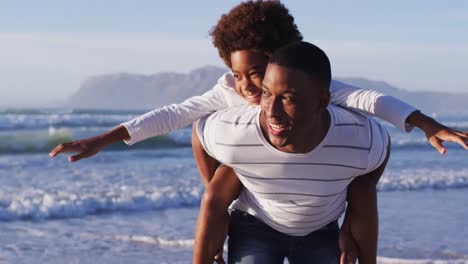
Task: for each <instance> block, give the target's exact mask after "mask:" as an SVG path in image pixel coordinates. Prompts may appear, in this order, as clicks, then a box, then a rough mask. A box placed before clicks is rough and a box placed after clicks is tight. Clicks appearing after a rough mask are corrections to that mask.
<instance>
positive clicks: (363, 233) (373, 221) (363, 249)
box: [345, 144, 390, 264]
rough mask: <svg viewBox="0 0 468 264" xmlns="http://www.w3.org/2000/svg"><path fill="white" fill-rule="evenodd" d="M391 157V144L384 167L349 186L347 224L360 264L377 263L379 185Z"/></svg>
mask: <svg viewBox="0 0 468 264" xmlns="http://www.w3.org/2000/svg"><path fill="white" fill-rule="evenodd" d="M389 157H390V144H389V145H388V149H387V156H386V159H385V161H384V162H383V163H382V165H381V166H380V167H379V168H377V169H376V170H374V171H372V172H370V173H368V174H366V175H362V176H359V177H357V178H356V179H354V180H353V182H351V184H350V185H349V186H348V208H347V210H346V214H347V215H346V216H345V221H346V223H345V224H349V226H348V227H349V229H350V232H351V235H352V238H353V240H354V241H355V242H356V244H357V247H358V251H359V252H358V259H359V263H360V264H368V263H371V264H372V263H376V261H377V239H378V212H377V183H378V181H379V179H380V177H381V176H382V173H383V172H384V170H385V166H386V165H387V161H388V159H389ZM348 220H349V222H348Z"/></svg>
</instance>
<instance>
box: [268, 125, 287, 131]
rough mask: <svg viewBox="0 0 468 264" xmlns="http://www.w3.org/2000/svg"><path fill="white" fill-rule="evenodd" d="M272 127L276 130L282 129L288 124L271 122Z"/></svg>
mask: <svg viewBox="0 0 468 264" xmlns="http://www.w3.org/2000/svg"><path fill="white" fill-rule="evenodd" d="M270 127H271V128H273V129H274V130H281V129H283V128H285V127H286V126H284V125H275V124H270Z"/></svg>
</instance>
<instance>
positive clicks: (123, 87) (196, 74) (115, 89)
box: [67, 66, 468, 115]
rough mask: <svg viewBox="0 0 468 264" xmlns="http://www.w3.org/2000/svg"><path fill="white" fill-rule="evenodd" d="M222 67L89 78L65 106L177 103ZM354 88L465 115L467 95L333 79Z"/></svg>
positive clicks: (213, 77) (200, 90)
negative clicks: (183, 72)
mask: <svg viewBox="0 0 468 264" xmlns="http://www.w3.org/2000/svg"><path fill="white" fill-rule="evenodd" d="M226 71H227V69H225V68H221V67H214V66H206V67H202V68H198V69H195V70H193V71H191V72H190V73H188V74H181V73H173V72H166V73H157V74H153V75H139V74H129V73H118V74H109V75H101V76H94V77H90V78H88V79H87V80H85V81H84V82H83V84H82V85H81V87H80V89H79V90H78V91H77V92H76V93H75V94H74V95H73V96H71V97H70V99H69V101H68V103H67V106H68V107H72V108H82V109H90V108H92V109H122V110H130V109H139V110H144V109H153V108H156V107H161V106H164V105H167V104H172V103H178V102H181V101H183V100H184V99H186V98H188V97H191V96H193V95H200V94H202V93H203V92H205V91H207V90H209V89H211V88H212V87H213V85H214V84H215V83H216V81H217V79H218V78H219V77H220V76H221V75H222V74H223V73H225V72H226ZM337 79H339V80H340V81H343V82H345V83H348V84H352V85H355V86H358V87H362V88H366V89H371V90H377V91H380V92H383V93H385V94H389V95H392V96H395V97H397V98H400V99H402V100H404V101H406V102H408V103H410V104H412V105H414V106H416V107H418V108H420V109H421V110H423V112H425V113H427V114H432V113H437V114H439V115H453V114H468V107H467V106H468V103H467V102H468V93H443V92H410V91H408V90H404V89H400V88H397V87H394V86H392V85H390V84H388V83H386V82H383V81H372V80H368V79H364V78H337Z"/></svg>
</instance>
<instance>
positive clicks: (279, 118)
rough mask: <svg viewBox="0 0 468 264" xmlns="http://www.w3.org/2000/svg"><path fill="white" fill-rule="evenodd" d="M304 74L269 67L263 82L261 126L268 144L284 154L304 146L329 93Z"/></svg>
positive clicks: (278, 67) (311, 133) (270, 65)
mask: <svg viewBox="0 0 468 264" xmlns="http://www.w3.org/2000/svg"><path fill="white" fill-rule="evenodd" d="M319 85H320V84H319V82H318V81H316V80H313V79H311V78H310V77H309V76H308V75H307V74H306V73H304V72H302V71H298V70H294V69H289V68H286V67H284V66H280V65H277V64H268V67H267V70H266V73H265V78H264V79H263V85H262V86H263V88H262V89H263V93H262V99H261V108H262V113H261V119H260V121H261V125H262V129H263V132H264V134H265V136H266V137H267V138H268V140H269V141H270V143H271V144H272V145H273V146H274V147H276V148H277V149H279V150H282V151H285V152H297V150H298V149H301V146H305V145H307V142H308V139H310V137H311V136H312V135H313V133H314V130H315V128H316V127H317V122H318V121H317V120H318V119H319V117H320V116H321V115H322V111H323V110H325V109H326V106H327V104H328V98H329V97H328V95H329V94H328V91H327V90H325V89H323V88H321V87H320V86H319Z"/></svg>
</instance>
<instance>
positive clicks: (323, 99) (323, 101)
mask: <svg viewBox="0 0 468 264" xmlns="http://www.w3.org/2000/svg"><path fill="white" fill-rule="evenodd" d="M329 103H330V91H329V90H328V89H327V90H325V91H323V92H322V94H321V96H320V110H325V109H327V107H328V104H329Z"/></svg>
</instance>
